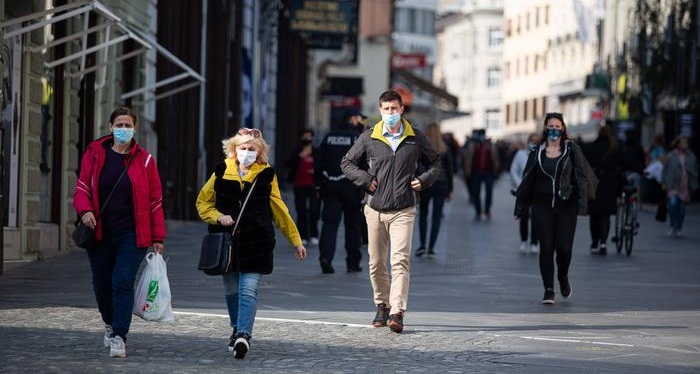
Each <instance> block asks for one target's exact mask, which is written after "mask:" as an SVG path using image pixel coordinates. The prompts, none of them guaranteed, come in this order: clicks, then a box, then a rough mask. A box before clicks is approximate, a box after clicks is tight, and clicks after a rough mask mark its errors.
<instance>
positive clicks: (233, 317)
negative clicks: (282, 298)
mask: <svg viewBox="0 0 700 374" xmlns="http://www.w3.org/2000/svg"><path fill="white" fill-rule="evenodd" d="M260 278H262V274H260V273H238V272H233V273H227V274H224V275H222V279H223V281H224V289H225V293H226V307H227V308H228V316H229V319H230V323H231V327H234V328H236V330H237V331H238V333H245V334H248V335H250V336H251V337H252V336H253V323H254V322H255V313H256V312H257V311H258V306H257V302H258V284H259V283H260Z"/></svg>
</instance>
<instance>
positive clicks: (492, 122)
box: [485, 109, 501, 129]
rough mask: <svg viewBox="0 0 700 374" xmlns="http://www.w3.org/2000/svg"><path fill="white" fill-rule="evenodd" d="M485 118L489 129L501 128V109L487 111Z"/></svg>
mask: <svg viewBox="0 0 700 374" xmlns="http://www.w3.org/2000/svg"><path fill="white" fill-rule="evenodd" d="M485 117H486V128H487V129H500V128H501V111H500V110H499V109H487V110H486V115H485Z"/></svg>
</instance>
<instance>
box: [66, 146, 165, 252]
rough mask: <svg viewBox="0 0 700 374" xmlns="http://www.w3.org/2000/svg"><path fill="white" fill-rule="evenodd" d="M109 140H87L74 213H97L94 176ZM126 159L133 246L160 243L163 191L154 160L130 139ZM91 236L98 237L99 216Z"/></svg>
mask: <svg viewBox="0 0 700 374" xmlns="http://www.w3.org/2000/svg"><path fill="white" fill-rule="evenodd" d="M113 142H114V139H113V137H112V135H107V136H105V137H102V138H100V139H97V140H95V141H94V142H92V143H90V145H89V146H88V148H87V150H86V151H85V154H84V155H83V160H82V162H81V164H80V175H79V176H78V181H77V182H76V186H75V194H74V195H73V206H74V207H75V210H76V212H77V213H78V216H82V215H83V214H85V213H87V212H93V213H94V214H95V216H96V217H99V216H100V199H99V196H98V194H99V188H98V179H99V177H100V173H101V172H102V167H103V166H104V163H105V158H106V152H107V149H109V147H111V146H112V144H113ZM126 160H127V162H130V161H131V166H130V167H129V169H128V171H127V175H128V176H129V179H130V180H131V186H132V190H131V193H132V200H133V202H134V224H135V226H136V246H137V247H144V248H145V247H150V246H151V245H153V243H162V242H163V240H164V239H165V220H164V218H163V193H162V190H161V185H160V176H159V175H158V168H157V167H156V162H155V160H154V159H153V156H151V154H149V153H148V152H147V151H146V150H145V149H143V148H141V147H140V146H139V145H138V144H136V142H135V141H134V140H132V141H131V150H130V151H129V155H128V156H127V157H126ZM95 238H96V239H97V240H98V241H99V240H102V223H101V220H99V219H98V220H97V230H96V231H95Z"/></svg>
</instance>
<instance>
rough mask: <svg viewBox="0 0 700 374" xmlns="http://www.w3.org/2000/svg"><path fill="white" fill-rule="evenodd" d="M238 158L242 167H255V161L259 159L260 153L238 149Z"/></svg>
mask: <svg viewBox="0 0 700 374" xmlns="http://www.w3.org/2000/svg"><path fill="white" fill-rule="evenodd" d="M236 158H238V162H240V163H241V165H243V166H245V167H248V166H250V165H253V163H254V162H255V160H256V159H257V158H258V152H257V151H247V150H241V149H237V150H236Z"/></svg>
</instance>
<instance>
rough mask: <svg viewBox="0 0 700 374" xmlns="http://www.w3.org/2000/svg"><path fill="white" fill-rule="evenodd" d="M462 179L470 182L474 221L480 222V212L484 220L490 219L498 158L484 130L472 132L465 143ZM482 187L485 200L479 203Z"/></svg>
mask: <svg viewBox="0 0 700 374" xmlns="http://www.w3.org/2000/svg"><path fill="white" fill-rule="evenodd" d="M462 167H463V168H464V178H465V179H466V180H468V181H470V183H471V185H472V187H471V192H472V194H471V197H472V198H471V200H472V204H473V205H474V209H476V215H475V216H474V220H476V221H480V220H481V214H482V212H483V213H484V215H485V216H486V219H490V218H491V203H492V201H493V182H494V180H495V179H496V176H497V174H498V170H499V156H498V151H497V150H496V147H495V146H494V145H493V144H492V143H491V140H490V139H488V138H486V130H484V129H478V130H475V131H474V135H473V136H472V141H470V142H468V143H467V147H466V150H465V152H464V163H463V164H462ZM482 185H483V186H484V190H485V195H486V196H485V200H484V203H483V204H482V203H481V186H482Z"/></svg>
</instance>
